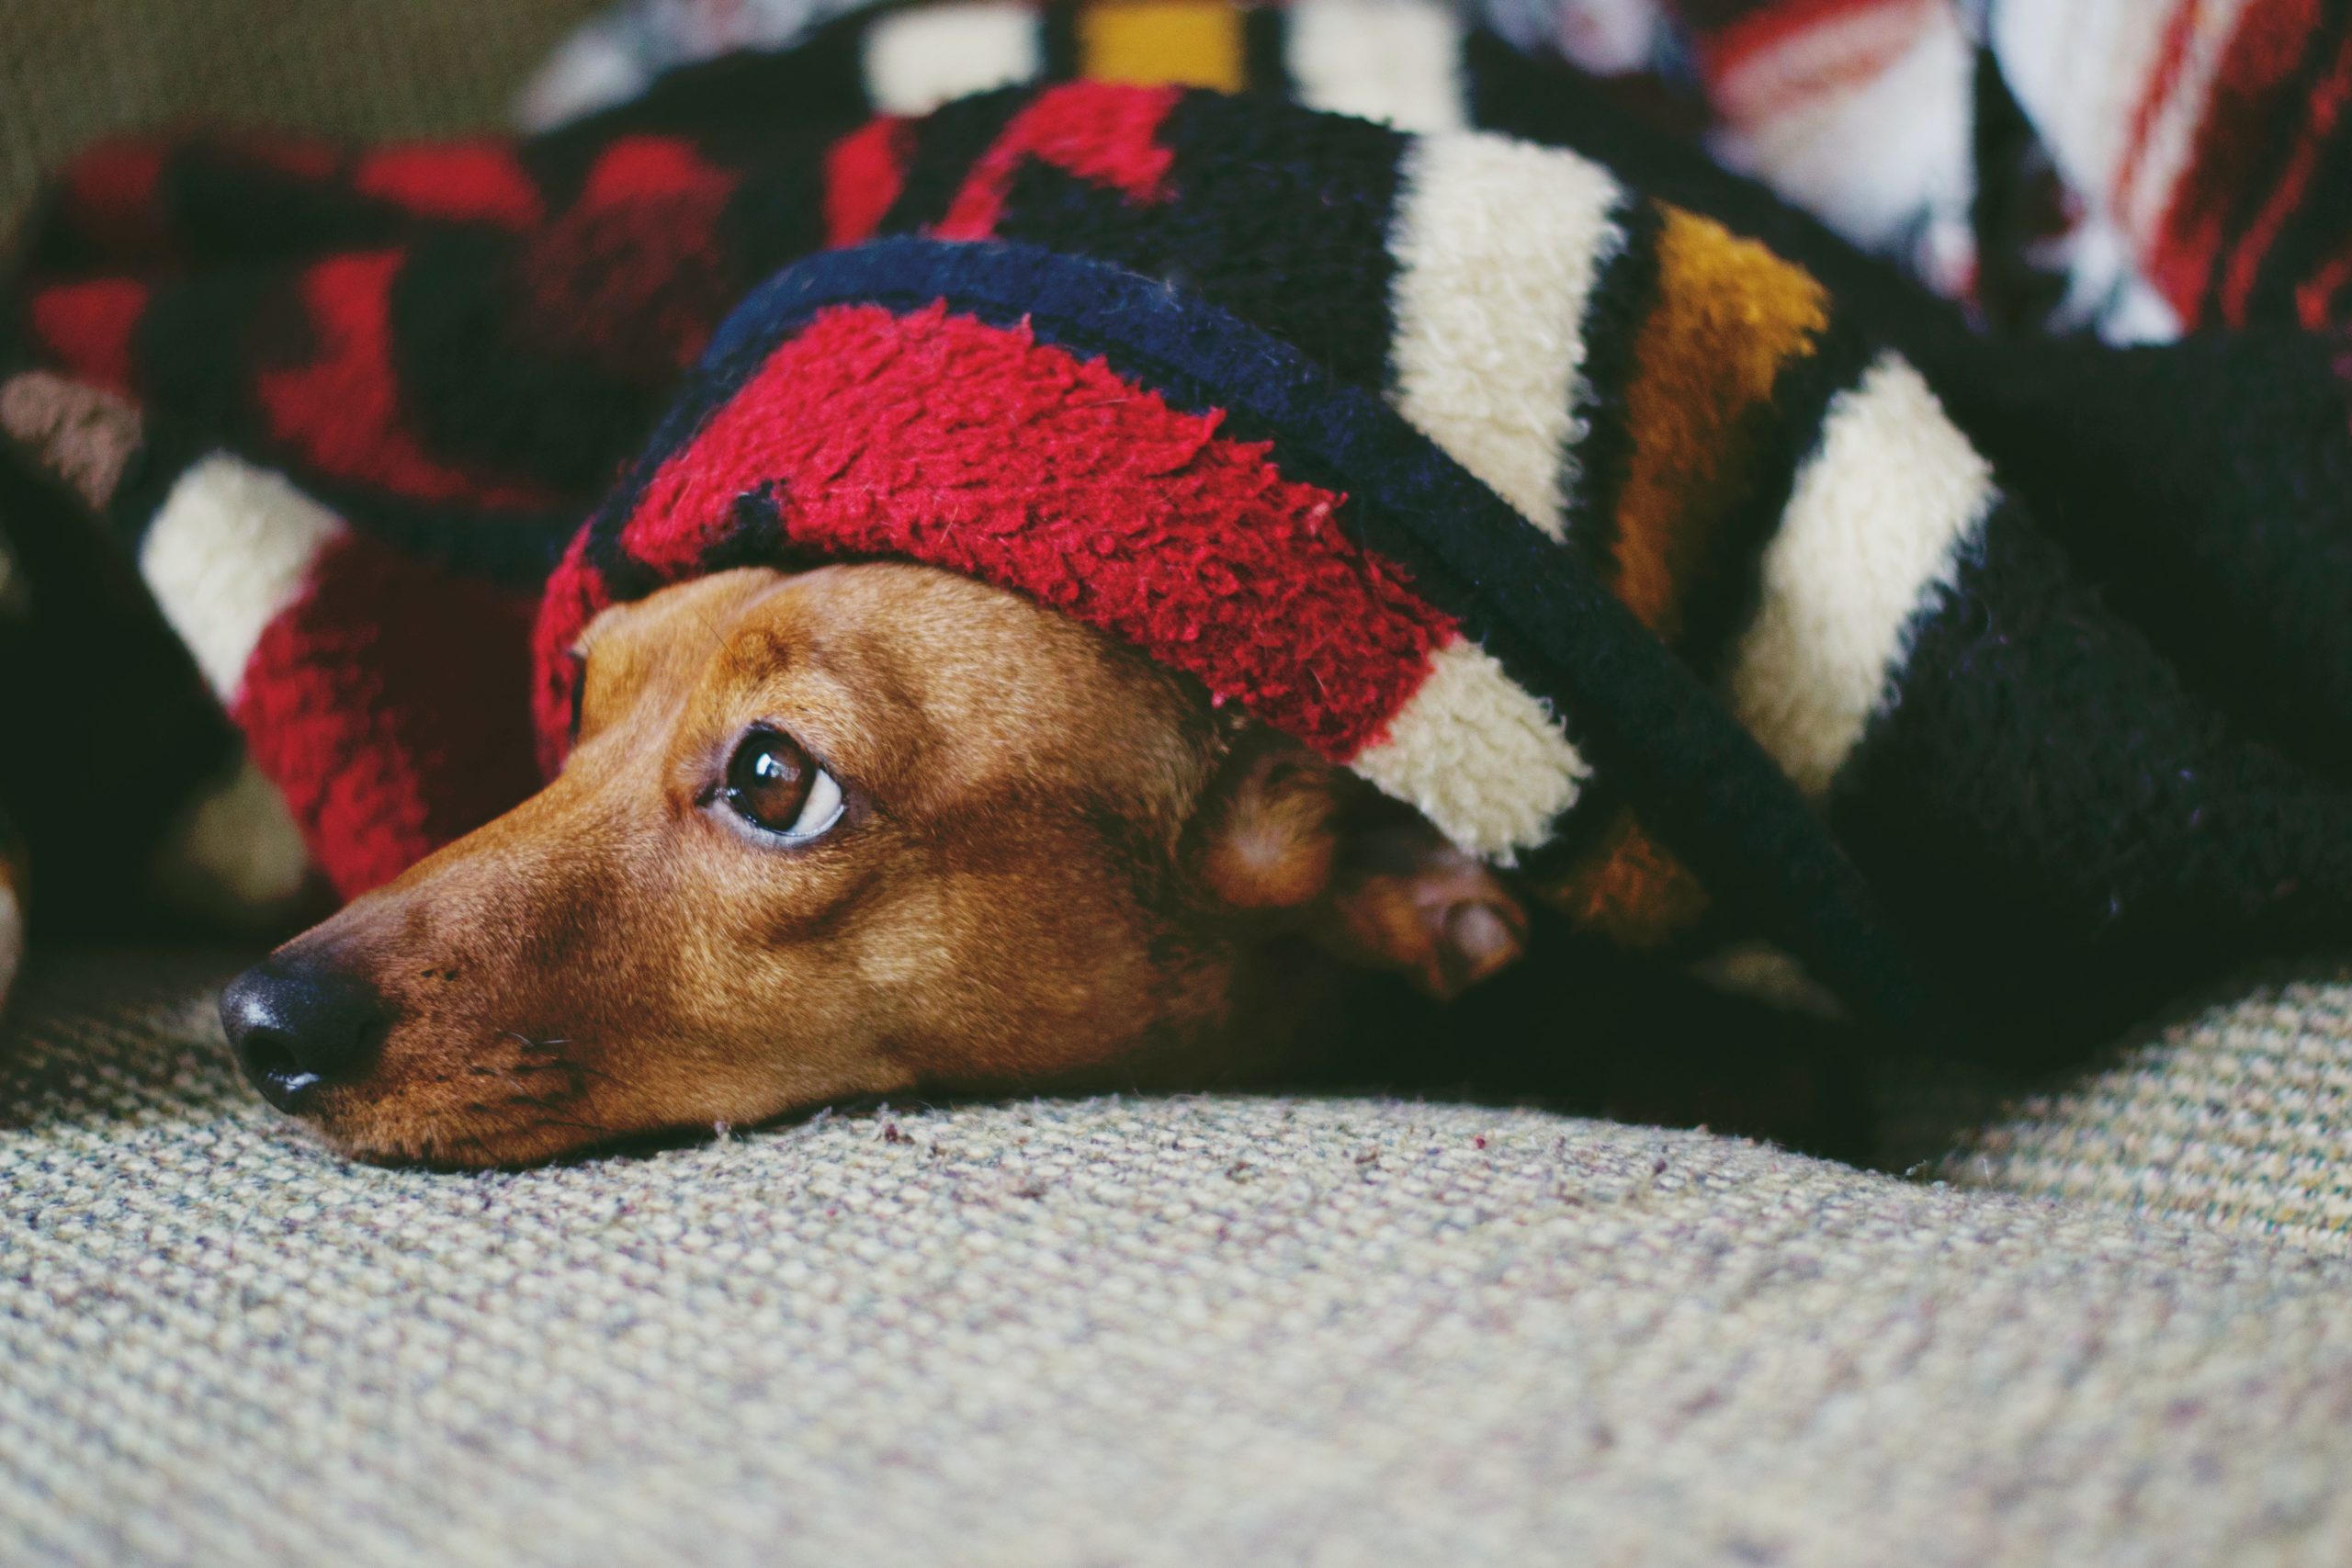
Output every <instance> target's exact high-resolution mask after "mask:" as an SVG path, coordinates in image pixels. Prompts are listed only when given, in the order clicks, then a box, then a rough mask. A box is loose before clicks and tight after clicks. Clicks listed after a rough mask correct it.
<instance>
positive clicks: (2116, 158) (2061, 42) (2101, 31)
mask: <svg viewBox="0 0 2352 1568" xmlns="http://www.w3.org/2000/svg"><path fill="white" fill-rule="evenodd" d="M2202 3H2203V0H2028V3H2023V4H2018V3H2014V0H2013V3H2010V4H2005V5H1998V6H1993V7H1991V10H1992V17H1991V20H1990V22H1989V24H1988V35H1989V39H1990V41H1991V43H1992V45H1993V49H1994V51H1995V53H1996V55H1997V56H1998V57H1999V59H2000V62H2001V73H2002V75H2003V77H2004V78H2005V79H2006V80H2007V83H2008V85H2009V90H2010V91H2011V92H2013V93H2015V94H2016V95H2017V98H2018V103H2020V104H2021V105H2023V106H2024V107H2025V108H2026V110H2027V111H2028V113H2030V115H2031V116H2032V117H2033V120H2034V124H2035V125H2036V127H2037V128H2038V129H2039V130H2041V134H2042V135H2043V136H2044V137H2046V138H2048V139H2049V141H2050V143H2051V146H2052V150H2053V151H2054V152H2056V153H2057V154H2058V161H2059V163H2060V164H2062V165H2064V168H2065V169H2066V171H2067V173H2068V175H2071V176H2072V178H2073V179H2074V180H2075V183H2076V184H2077V185H2079V186H2082V187H2083V188H2084V189H2086V190H2087V191H2089V192H2091V193H2092V194H2093V196H2094V198H2095V199H2098V200H2099V201H2102V202H2103V201H2105V200H2106V199H2107V197H2108V196H2109V193H2111V192H2112V191H2113V189H2114V186H2115V175H2116V171H2117V169H2118V167H2119V166H2120V164H2121V163H2122V161H2123V151H2124V144H2125V141H2126V140H2127V139H2128V138H2129V137H2130V135H2131V119H2132V115H2133V112H2134V110H2135V109H2136V108H2137V107H2138V105H2139V102H2140V98H2141V96H2142V94H2143V92H2144V91H2145V89H2146V85H2147V82H2148V78H2149V76H2150V75H2151V74H2152V73H2154V70H2155V68H2156V59H2157V55H2158V53H2159V51H2161V50H2162V48H2163V46H2164V36H2165V28H2167V27H2168V26H2169V25H2170V23H2171V19H2172V13H2173V11H2174V10H2175V9H2177V7H2179V6H2189V5H2198V4H2202Z"/></svg>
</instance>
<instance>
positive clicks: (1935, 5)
mask: <svg viewBox="0 0 2352 1568" xmlns="http://www.w3.org/2000/svg"><path fill="white" fill-rule="evenodd" d="M857 3H858V0H720V3H715V4H714V3H711V0H622V3H621V4H619V5H617V6H615V7H614V8H613V9H612V10H611V11H610V12H608V13H607V14H605V16H603V17H599V18H598V19H596V20H595V21H594V22H592V23H590V24H589V25H587V26H585V27H583V28H581V29H580V30H579V31H578V32H577V33H576V34H574V35H573V36H572V37H571V39H568V40H566V42H565V43H564V45H563V46H562V47H561V48H560V49H559V50H558V51H556V53H555V55H554V57H553V58H552V59H550V60H549V61H548V63H547V64H546V66H545V67H544V68H543V69H542V70H541V71H540V72H539V73H538V74H537V77H536V78H535V79H534V80H533V81H532V83H531V84H530V85H529V86H528V88H527V89H526V92H525V94H524V95H523V98H522V102H521V105H520V109H521V114H522V118H523V119H524V120H525V122H526V124H529V125H532V126H534V127H537V128H542V129H543V128H546V127H548V126H551V125H554V124H558V123H561V122H563V121H565V120H567V119H571V118H577V117H579V116H580V115H582V114H584V113H587V112H591V111H593V110H594V109H596V108H600V107H609V106H610V105H611V104H613V103H616V102H618V101H621V100H622V99H625V98H627V97H628V96H633V95H634V94H636V93H639V92H641V91H643V90H644V89H645V87H646V86H647V85H649V84H650V83H651V82H652V81H653V80H654V79H655V78H656V77H657V76H659V75H660V74H661V73H662V72H664V71H667V70H671V69H674V68H675V67H677V66H680V65H683V64H686V63H689V62H695V61H701V60H707V59H710V58H712V57H714V56H716V55H718V54H721V53H725V52H728V51H736V50H746V49H771V50H773V49H781V48H784V47H786V46H789V45H794V44H797V43H800V42H802V41H803V40H804V39H807V38H808V37H809V35H810V34H811V33H813V32H814V31H815V30H816V29H817V28H819V27H820V24H823V23H825V22H828V21H830V20H831V19H832V18H834V17H837V16H839V15H841V14H842V13H843V12H845V11H849V10H854V9H856V8H857ZM959 9H960V10H961V12H962V13H963V14H964V15H965V16H966V17H985V16H989V15H997V16H1002V15H1003V14H1004V12H1005V8H1004V7H1001V6H994V5H979V6H965V7H960V8H959ZM1079 14H1080V13H1079V12H1078V11H1076V10H1058V9H1054V8H1045V7H1041V8H1040V10H1039V13H1038V21H1037V24H1036V25H1035V26H1034V27H1033V28H1028V29H1025V30H1024V29H1021V28H1007V27H1006V25H1005V24H1004V23H1003V22H1001V21H1000V22H998V23H996V24H994V25H995V26H996V27H997V28H998V29H999V32H1000V34H1005V33H1010V35H1011V43H1010V45H1009V46H1008V45H1006V44H1002V43H1000V44H999V45H998V47H997V50H996V51H995V56H996V59H997V61H998V62H1000V65H1001V69H1004V70H1006V71H1008V72H1012V73H1022V72H1026V71H1029V70H1034V69H1035V65H1034V64H1024V63H1023V62H1021V61H1020V60H1017V59H1008V58H1007V56H1008V52H1009V51H1010V52H1017V51H1023V50H1028V49H1031V48H1034V49H1035V51H1038V52H1039V53H1041V54H1050V53H1052V52H1053V51H1056V50H1057V49H1058V50H1061V51H1065V52H1072V51H1075V50H1076V49H1078V48H1079V47H1080V45H1081V43H1082V42H1084V41H1085V40H1084V39H1081V37H1080V34H1081V32H1082V31H1083V29H1081V28H1078V27H1077V26H1076V25H1075V24H1074V22H1073V21H1070V20H1064V19H1061V18H1069V17H1076V16H1077V15H1079ZM947 25H949V24H947V23H945V22H944V21H933V22H931V23H927V24H926V23H918V22H916V21H914V20H912V19H911V18H902V19H900V20H899V21H897V22H895V23H892V24H891V25H890V28H889V29H888V32H887V33H886V35H885V36H884V37H883V39H881V50H880V52H881V55H882V57H883V58H882V59H881V60H880V61H879V62H878V65H879V68H880V72H881V79H882V85H883V86H884V87H885V89H886V91H887V90H888V89H889V88H890V87H892V86H894V85H897V86H905V85H912V86H915V87H917V88H918V89H919V88H920V86H921V82H920V79H919V78H916V79H914V80H912V81H910V77H909V73H906V72H905V71H903V70H901V69H899V68H898V67H897V65H896V62H897V60H899V59H903V58H913V57H917V56H919V53H920V51H911V50H908V49H907V48H906V45H905V44H904V43H903V42H898V41H896V40H897V39H904V38H907V37H908V36H909V35H910V34H911V33H913V32H914V31H917V30H920V28H922V27H923V26H932V27H943V28H944V27H945V26H947ZM961 25H963V26H965V27H966V28H967V29H969V30H972V31H978V30H982V29H984V28H986V27H987V26H988V25H989V24H986V23H977V24H976V23H974V22H971V21H968V20H967V21H966V22H965V23H963V24H961ZM1245 25H1246V26H1249V27H1251V28H1256V29H1257V31H1258V34H1259V37H1260V47H1259V48H1258V50H1257V52H1256V53H1255V55H1254V56H1253V57H1252V59H1253V61H1254V62H1255V63H1254V64H1253V65H1252V66H1251V67H1250V69H1254V70H1256V71H1258V72H1259V73H1261V75H1267V74H1272V73H1283V75H1284V76H1285V77H1286V78H1287V82H1288V85H1290V87H1291V88H1292V90H1294V91H1296V92H1298V93H1300V94H1301V96H1303V97H1304V99H1305V100H1306V101H1308V102H1315V103H1317V104H1318V106H1319V107H1337V108H1347V107H1350V105H1349V103H1348V102H1347V96H1348V95H1349V94H1350V93H1351V92H1357V93H1361V92H1363V90H1364V86H1363V84H1364V80H1365V79H1364V77H1363V75H1362V74H1361V73H1359V72H1357V71H1355V70H1354V69H1352V68H1351V67H1352V66H1353V65H1355V64H1357V63H1360V62H1361V61H1362V60H1363V58H1364V57H1365V55H1366V54H1367V53H1368V52H1371V51H1373V50H1374V49H1376V50H1377V51H1378V52H1379V54H1380V55H1381V56H1383V57H1384V65H1385V68H1386V69H1387V70H1389V71H1392V72H1409V73H1417V74H1418V75H1419V78H1420V79H1421V82H1422V84H1423V85H1421V86H1420V87H1419V89H1418V90H1415V91H1412V92H1410V93H1409V94H1406V93H1398V92H1397V91H1396V86H1397V84H1396V82H1395V81H1394V80H1393V79H1392V81H1391V82H1390V83H1389V84H1388V85H1387V86H1386V87H1385V88H1384V89H1382V90H1383V92H1384V94H1385V96H1389V97H1390V98H1391V99H1392V101H1390V102H1389V103H1387V104H1386V105H1385V109H1386V111H1387V112H1388V113H1389V114H1390V115H1392V116H1397V115H1399V114H1403V115H1411V114H1415V113H1427V112H1429V111H1430V109H1431V108H1432V107H1433V108H1434V110H1435V112H1436V113H1438V114H1443V113H1444V112H1446V108H1447V107H1448V106H1449V104H1450V100H1451V98H1452V95H1451V94H1450V93H1448V92H1447V91H1445V90H1444V89H1443V85H1442V84H1443V82H1444V77H1445V74H1446V72H1447V69H1448V66H1449V64H1450V62H1452V61H1453V59H1454V58H1455V57H1456V55H1457V54H1458V53H1459V52H1460V51H1462V50H1463V49H1464V47H1465V46H1466V47H1469V48H1472V49H1475V48H1476V44H1475V43H1466V39H1465V35H1470V34H1475V32H1476V30H1478V29H1481V28H1483V29H1486V30H1487V31H1488V32H1490V33H1491V34H1492V35H1493V36H1495V37H1499V38H1502V39H1508V40H1509V41H1510V43H1511V44H1512V45H1514V46H1515V47H1517V48H1518V49H1520V50H1521V51H1525V52H1527V53H1529V54H1532V55H1538V56H1549V57H1552V58H1555V59H1563V60H1566V61H1569V62H1574V63H1575V64H1576V65H1577V66H1579V67H1581V68H1582V69H1584V70H1585V71H1588V72H1589V73H1593V74H1594V75H1595V76H1597V77H1600V78H1602V79H1604V80H1605V81H1606V82H1607V83H1608V84H1609V85H1610V87H1611V96H1614V97H1616V98H1617V99H1619V100H1620V101H1622V102H1623V103H1625V104H1627V105H1629V106H1631V107H1635V108H1637V109H1638V110H1639V111H1640V113H1641V114H1642V115H1643V117H1644V118H1645V119H1646V120H1648V121H1649V122H1650V123H1651V124H1653V125H1655V126H1658V127H1661V128H1665V129H1669V130H1673V131H1675V132H1677V133H1679V135H1681V136H1683V137H1685V138H1688V139H1691V140H1698V141H1703V142H1704V144H1705V145H1706V147H1707V149H1708V151H1709V152H1711V153H1712V154H1713V157H1714V158H1715V159H1716V160H1717V161H1719V162H1720V163H1722V164H1725V165H1726V166H1729V167H1731V168H1735V169H1737V170H1739V171H1741V172H1743V173H1745V174H1747V175H1752V176H1754V177H1755V178H1758V179H1759V180H1761V181H1763V182H1765V183H1766V184H1768V185H1769V186H1771V187H1772V189H1773V190H1774V191H1776V192H1777V193H1779V194H1780V195H1781V196H1782V197H1785V198H1787V199H1788V200H1790V201H1792V202H1794V203H1796V204H1797V205H1799V206H1801V207H1803V208H1804V209H1805V210H1807V211H1808V212H1811V213H1813V214H1814V215H1815V216H1817V217H1819V218H1821V219H1822V220H1825V221H1826V222H1827V223H1828V224H1829V225H1830V226H1831V227H1833V228H1834V229H1836V230H1837V231H1838V233H1839V234H1841V235H1842V236H1844V237H1845V238H1847V239H1849V240H1850V241H1851V242H1853V243H1856V244H1858V245H1860V246H1861V247H1863V248H1864V249H1867V250H1871V251H1873V252H1876V253H1878V254H1884V255H1887V256H1889V257H1891V258H1893V259H1894V260H1896V261H1897V262H1899V263H1900V264H1901V265H1903V266H1904V267H1905V269H1906V270H1907V271H1909V272H1910V273H1911V274H1912V275H1913V276H1916V277H1917V278H1918V279H1919V280H1920V281H1921V282H1923V283H1925V284H1927V285H1928V287H1930V288H1933V289H1935V290H1936V291H1937V292H1939V293H1941V294H1943V295H1945V296H1947V297H1949V298H1951V299H1955V300H1958V301H1959V302H1961V303H1962V305H1963V306H1965V307H1966V308H1967V310H1969V312H1970V313H1971V315H1972V316H1973V318H1974V319H1975V320H1976V321H1979V322H1981V323H1984V324H1986V325H1990V326H1994V327H1996V328H2006V329H2009V330H2047V331H2059V332H2068V331H2075V330H2082V329H2095V330H2096V331H2097V332H2098V333H2099V335H2101V336H2103V337H2105V338H2107V339H2109V341H2111V342H2120V343H2132V342H2153V341H2168V340H2170V339H2173V338H2177V337H2178V336H2179V335H2180V334H2181V333H2182V332H2183V331H2184V330H2189V329H2194V328H2198V327H2204V326H2212V325H2220V324H2227V325H2232V326H2244V325H2246V324H2248V323H2250V322H2255V321H2264V320H2284V319H2286V318H2287V317H2289V316H2290V315H2291V316H2292V317H2293V318H2294V319H2295V320H2298V321H2301V322H2302V323H2303V324H2305V325H2307V326H2317V325H2321V324H2323V323H2325V322H2329V321H2335V320H2337V319H2339V317H2340V313H2341V312H2342V311H2343V310H2345V309H2346V299H2345V296H2346V291H2347V289H2352V204H2347V203H2346V200H2345V199H2344V198H2345V196H2346V180H2347V179H2352V133H2347V130H2346V127H2345V125H2344V123H2343V110H2344V107H2345V102H2346V95H2347V93H2352V31H2347V28H2352V18H2346V17H2345V16H2344V15H2343V14H2342V13H2340V12H2339V11H2337V10H2335V9H2334V8H2331V7H2328V6H2320V5H2313V4H2306V3H2303V0H2227V3H2208V0H2010V3H2007V4H2003V3H2000V0H1469V3H1466V4H1464V5H1463V6H1458V7H1455V8H1453V9H1451V10H1449V9H1446V8H1443V7H1440V6H1426V7H1410V6H1397V7H1390V8H1388V9H1386V10H1385V11H1384V12H1382V13H1381V14H1379V16H1378V17H1377V18H1376V25H1378V26H1385V28H1388V29H1389V30H1390V31H1391V32H1392V33H1401V32H1404V31H1408V30H1418V32H1419V35H1420V36H1419V39H1417V40H1416V47H1415V48H1414V50H1412V51H1409V53H1408V51H1399V50H1396V49H1393V48H1391V47H1389V45H1390V43H1391V42H1393V41H1395V40H1393V39H1391V40H1385V41H1384V42H1382V43H1381V44H1378V45H1367V44H1366V43H1365V42H1363V39H1366V38H1367V37H1369V36H1372V35H1368V34H1366V33H1365V32H1364V31H1363V17H1362V16H1361V14H1360V12H1359V10H1358V8H1357V7H1356V6H1353V5H1352V3H1351V0H1291V3H1290V4H1287V5H1283V6H1268V7H1265V8H1262V9H1260V10H1258V11H1255V12H1252V13H1250V19H1249V21H1248V22H1247V23H1246V24H1245ZM1024 31H1025V35H1026V36H1024ZM1032 39H1034V40H1035V42H1034V44H1033V43H1032V41H1031V40H1032ZM894 49H895V50H897V51H902V52H899V53H894V52H893V51H894ZM988 56H989V51H987V50H985V49H984V50H982V51H980V56H979V58H982V59H985V58H988ZM1400 61H1401V62H1403V63H1401V64H1400V63H1397V62H1400ZM1343 62H1344V63H1343ZM967 69H968V68H967ZM990 85H993V84H990ZM1327 99H1329V100H1337V101H1326V100H1327ZM922 107H929V106H928V105H924V106H922ZM1413 129H1417V130H1432V129H1438V127H1437V126H1436V125H1434V124H1429V123H1415V124H1414V126H1413Z"/></svg>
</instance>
